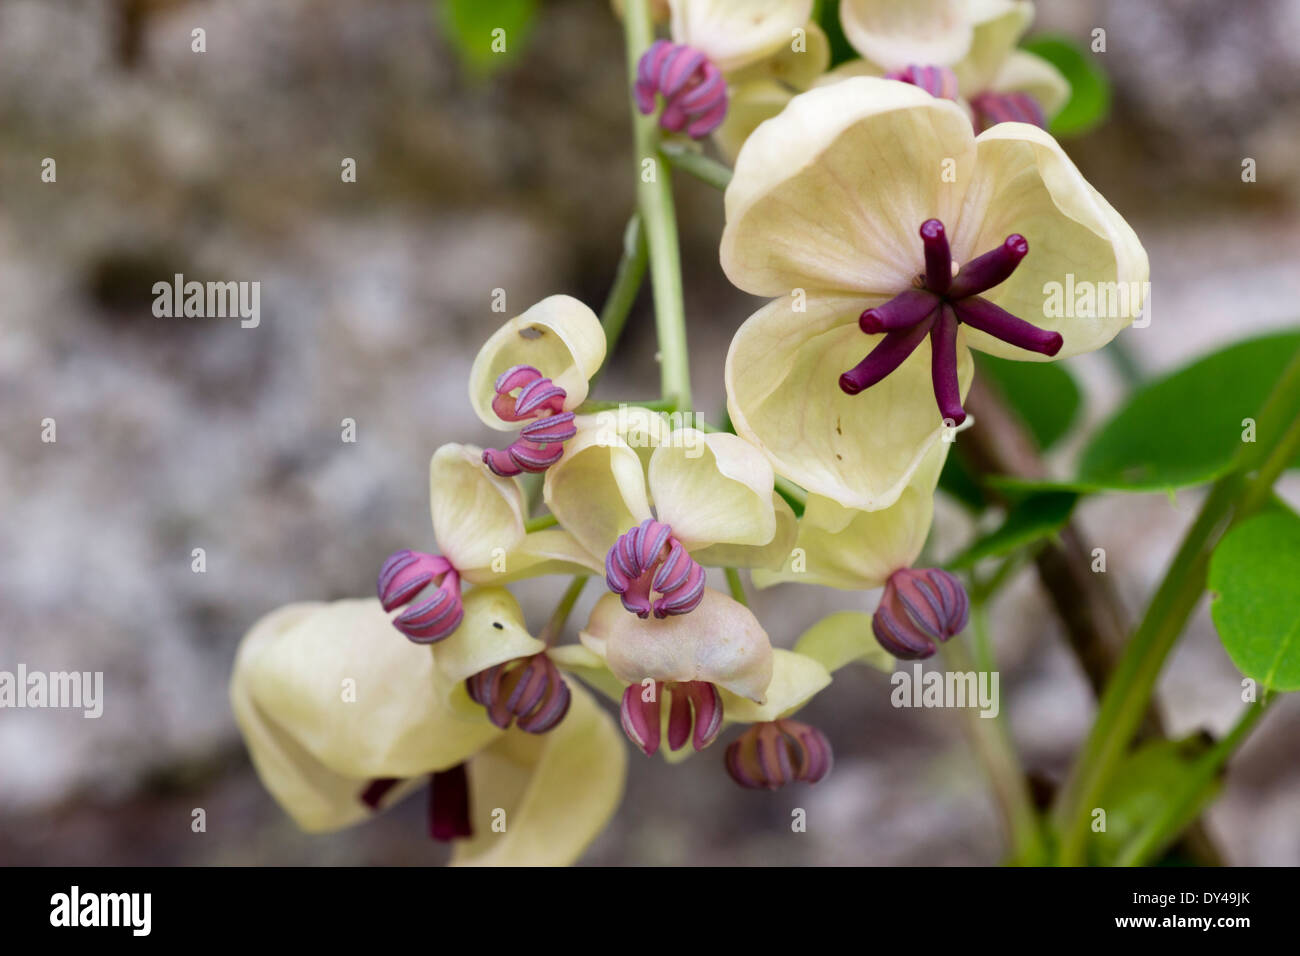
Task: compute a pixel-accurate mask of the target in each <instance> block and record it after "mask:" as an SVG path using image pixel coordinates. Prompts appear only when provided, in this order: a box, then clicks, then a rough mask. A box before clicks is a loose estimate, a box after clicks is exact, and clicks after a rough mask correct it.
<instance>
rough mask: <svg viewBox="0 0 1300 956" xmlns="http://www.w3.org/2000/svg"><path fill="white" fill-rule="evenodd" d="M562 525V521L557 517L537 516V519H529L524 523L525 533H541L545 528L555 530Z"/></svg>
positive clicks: (549, 515)
mask: <svg viewBox="0 0 1300 956" xmlns="http://www.w3.org/2000/svg"><path fill="white" fill-rule="evenodd" d="M559 523H560V519H559V518H557V517H555V515H551V514H546V515H537V517H535V518H529V519H528V520H527V521H525V522H524V531H525V532H529V531H541V530H543V529H545V528H553V527H555V526H556V525H557V524H559Z"/></svg>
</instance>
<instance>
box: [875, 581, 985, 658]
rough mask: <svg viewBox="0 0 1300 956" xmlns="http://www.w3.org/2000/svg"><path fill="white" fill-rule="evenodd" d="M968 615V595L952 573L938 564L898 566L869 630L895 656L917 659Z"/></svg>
mask: <svg viewBox="0 0 1300 956" xmlns="http://www.w3.org/2000/svg"><path fill="white" fill-rule="evenodd" d="M969 616H970V599H969V598H968V597H967V596H966V590H965V588H963V587H962V586H961V582H960V581H958V580H957V579H956V578H955V577H954V576H953V575H951V574H949V573H948V572H947V571H941V570H939V569H938V568H920V569H918V568H900V569H899V570H897V571H895V572H894V573H893V574H891V575H890V576H889V580H888V581H887V582H886V583H885V593H884V595H883V596H882V597H881V599H880V606H879V607H877V608H876V613H875V614H874V615H873V616H872V618H871V630H872V632H873V633H874V634H875V635H876V640H877V641H879V642H880V646H881V647H883V648H884V649H885V650H887V651H889V653H891V654H893V655H894V656H895V657H899V658H902V659H903V660H920V659H922V658H925V657H930V656H932V655H933V654H934V652H935V651H936V650H938V645H939V644H941V643H942V642H944V641H946V640H948V638H950V637H952V636H953V635H955V634H960V633H961V631H962V629H963V628H964V627H965V626H966V620H967V618H968V617H969Z"/></svg>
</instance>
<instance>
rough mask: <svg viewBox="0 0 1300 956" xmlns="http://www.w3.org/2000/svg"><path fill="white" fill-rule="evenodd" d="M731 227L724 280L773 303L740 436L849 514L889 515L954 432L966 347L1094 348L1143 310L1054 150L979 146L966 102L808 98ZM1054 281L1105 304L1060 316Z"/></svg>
mask: <svg viewBox="0 0 1300 956" xmlns="http://www.w3.org/2000/svg"><path fill="white" fill-rule="evenodd" d="M726 219H727V221H726V227H725V230H724V232H723V237H722V249H721V261H722V267H723V270H724V271H725V272H726V274H727V276H728V277H729V278H730V279H731V281H732V282H733V283H734V284H735V285H737V286H738V287H740V288H741V289H743V290H744V291H746V292H750V293H752V294H754V295H761V296H772V297H778V298H774V300H773V301H772V302H771V303H769V304H768V305H767V306H765V307H763V308H762V309H760V310H759V311H758V312H756V313H755V314H754V315H753V316H752V317H751V318H750V319H749V320H748V321H747V322H746V323H745V324H744V325H743V326H742V327H741V329H740V330H739V331H738V332H737V334H736V336H735V338H734V339H733V340H732V343H731V349H730V351H729V353H728V357H727V367H726V386H727V396H728V409H729V411H730V414H731V419H732V422H733V424H734V425H735V428H736V431H737V433H738V434H739V435H740V436H741V437H743V438H745V439H747V440H748V441H750V442H751V443H753V444H754V445H756V446H757V447H759V448H761V449H762V450H763V451H764V452H765V453H766V454H767V456H768V457H769V458H770V460H771V461H772V465H773V467H774V469H775V470H776V473H777V474H779V475H781V476H783V477H785V478H788V479H790V480H792V481H794V482H796V483H798V484H800V485H802V486H803V487H804V488H806V489H807V490H808V491H809V492H812V493H814V494H817V495H821V496H823V497H825V498H830V499H832V500H833V501H835V502H837V503H838V504H840V505H841V506H843V507H846V508H853V509H858V510H863V511H874V510H878V509H880V508H885V507H888V506H889V505H890V504H892V503H893V502H894V501H896V500H897V499H898V497H899V495H901V494H902V491H903V488H904V487H905V486H906V485H907V482H908V480H909V478H910V477H911V475H912V474H913V473H914V472H915V471H916V469H917V468H918V467H919V466H920V464H921V462H922V460H923V459H924V458H925V455H926V453H927V452H928V451H929V450H930V448H931V447H933V445H934V444H935V443H936V442H938V441H940V439H941V437H942V436H943V435H944V433H945V430H946V429H947V428H948V427H951V426H952V425H956V424H960V422H961V420H962V418H964V412H963V411H962V410H961V397H962V396H963V395H964V394H965V391H966V389H967V387H968V386H969V383H970V378H971V374H972V363H971V358H970V349H971V348H978V349H981V350H984V351H986V352H989V353H991V354H994V355H998V356H1000V357H1004V358H1015V359H1026V360H1035V361H1042V360H1045V359H1047V358H1049V357H1057V358H1064V357H1066V356H1070V355H1077V354H1080V353H1082V352H1088V351H1091V350H1093V349H1096V348H1099V347H1101V346H1102V345H1104V344H1105V343H1107V342H1108V341H1110V339H1112V338H1113V337H1114V336H1115V335H1116V334H1117V333H1118V332H1119V331H1120V330H1121V329H1122V328H1124V327H1125V326H1127V325H1128V324H1130V323H1131V322H1132V321H1133V319H1134V318H1135V317H1136V316H1137V315H1138V314H1139V313H1140V311H1141V308H1142V303H1143V301H1144V296H1145V285H1146V280H1147V277H1148V265H1147V257H1146V252H1145V251H1144V250H1143V248H1142V245H1141V243H1140V242H1139V241H1138V238H1137V236H1136V235H1135V234H1134V232H1133V230H1132V229H1131V228H1130V227H1129V225H1128V224H1127V223H1126V222H1125V221H1124V220H1123V219H1122V218H1121V217H1120V216H1119V214H1118V213H1116V212H1115V210H1114V209H1112V208H1111V206H1110V205H1109V204H1108V203H1107V202H1106V200H1105V199H1104V198H1103V197H1102V196H1101V195H1100V194H1099V193H1098V192H1097V191H1096V190H1095V189H1093V188H1092V186H1090V185H1089V184H1088V183H1087V181H1086V180H1084V178H1083V177H1082V175H1080V173H1079V171H1078V170H1077V169H1076V168H1075V166H1074V164H1073V163H1072V162H1071V161H1070V159H1069V157H1067V156H1066V155H1065V153H1064V152H1063V151H1062V150H1061V148H1060V146H1059V145H1058V144H1057V143H1056V141H1055V140H1053V139H1052V138H1051V137H1050V136H1049V135H1047V134H1046V133H1045V132H1043V131H1042V130H1041V129H1038V128H1037V127H1033V126H1029V125H1027V124H1022V123H1003V124H999V125H998V126H996V127H993V128H992V129H989V130H987V131H985V132H984V133H982V134H980V135H979V136H978V137H976V136H975V135H974V133H973V131H972V129H971V125H970V122H969V120H968V119H967V117H966V115H965V114H964V113H963V112H962V110H961V109H960V108H959V107H958V106H957V105H956V104H954V103H952V102H950V101H947V100H942V99H936V98H934V97H931V96H930V95H929V94H927V93H925V92H924V91H922V90H920V89H918V88H916V87H914V86H911V85H909V84H905V83H898V82H894V81H889V80H880V79H872V78H866V77H857V78H852V79H847V80H844V81H842V82H840V83H835V84H832V85H829V86H825V87H820V88H817V89H814V90H812V91H810V92H808V93H804V94H801V95H800V96H797V97H795V99H794V100H792V101H791V103H790V105H789V106H788V107H787V108H786V109H785V110H784V111H783V112H782V113H781V114H780V115H779V116H777V117H776V118H774V119H772V120H770V121H768V122H766V123H764V124H763V125H762V126H760V127H759V128H758V129H757V130H756V131H755V133H754V134H753V135H752V136H751V137H750V139H749V140H748V141H747V142H746V144H745V146H744V148H743V149H742V150H741V153H740V156H739V158H738V159H737V163H736V170H735V175H734V177H733V179H732V181H731V185H730V186H729V187H728V189H727V193H726ZM922 227H924V228H925V229H926V236H928V238H923V237H922V236H921V235H919V233H920V230H921V228H922ZM931 253H933V255H931ZM929 259H933V260H934V261H939V262H942V263H944V264H943V265H942V269H941V270H936V269H934V268H933V267H932V268H931V270H930V271H934V272H935V276H934V277H933V279H932V278H931V277H930V276H928V275H927V261H928V260H929ZM949 261H951V263H952V265H948V264H947V263H948V262H949ZM955 266H960V267H961V269H962V272H961V273H959V274H958V275H956V277H955V278H954V277H952V275H951V274H950V273H948V269H950V268H953V267H955ZM1017 266H1018V267H1017ZM940 272H942V273H944V275H946V276H947V278H946V280H944V275H941V274H940ZM941 280H944V281H943V283H942V285H941V284H940V282H941ZM1053 285H1055V286H1056V288H1058V289H1059V288H1060V287H1061V286H1062V285H1069V286H1071V287H1074V288H1081V287H1083V286H1090V287H1093V288H1095V289H1097V290H1098V294H1097V300H1096V301H1097V303H1098V306H1097V308H1094V309H1093V310H1092V311H1091V313H1087V312H1086V310H1085V314H1079V312H1077V311H1076V310H1057V309H1053V307H1052V303H1053V301H1059V299H1055V300H1054V298H1053V296H1052V295H1050V294H1049V293H1050V290H1051V289H1052V287H1053ZM931 286H933V288H935V289H939V291H938V292H934V291H932V290H931ZM931 305H933V306H935V308H934V309H933V310H932V311H931V310H930V306H931ZM918 311H919V312H920V313H921V314H913V313H916V312H918ZM1008 314H1009V315H1008ZM1017 317H1020V318H1017ZM1026 318H1027V319H1028V321H1026ZM977 326H978V327H977ZM989 330H992V331H991V332H990V331H989ZM936 341H937V343H938V348H936V349H932V348H931V345H932V344H933V343H934V342H936ZM1013 343H1014V344H1013ZM882 345H883V346H885V351H884V352H883V353H882V352H877V351H876V349H878V348H879V347H880V346H882ZM1030 349H1033V351H1031V350H1030ZM868 353H870V358H869V359H866V360H864V361H862V362H858V359H860V358H862V357H863V356H864V355H867V354H868ZM936 356H937V360H935V357H936ZM855 362H858V364H857V365H856V366H855V365H854V363H855ZM846 389H847V390H849V391H852V392H854V394H848V392H847V391H846ZM932 392H933V394H932ZM936 398H937V399H938V401H937V402H936Z"/></svg>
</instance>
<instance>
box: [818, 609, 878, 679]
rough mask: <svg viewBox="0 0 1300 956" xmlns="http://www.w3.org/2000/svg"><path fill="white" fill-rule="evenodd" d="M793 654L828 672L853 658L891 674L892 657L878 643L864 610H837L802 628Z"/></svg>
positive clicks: (832, 671) (868, 615)
mask: <svg viewBox="0 0 1300 956" xmlns="http://www.w3.org/2000/svg"><path fill="white" fill-rule="evenodd" d="M794 649H795V651H796V652H797V653H799V654H803V655H806V656H808V657H811V658H813V659H814V660H816V661H818V662H820V663H821V664H822V666H823V667H825V668H826V670H828V671H829V672H830V673H832V674H833V673H835V672H836V671H837V670H839V669H840V668H841V667H843V666H844V665H845V664H851V663H853V662H854V661H857V662H859V663H862V664H868V665H870V666H872V667H874V668H876V669H877V670H881V671H884V672H885V673H886V674H888V673H891V672H892V671H893V669H894V657H893V655H892V654H890V653H889V652H888V651H887V650H885V649H884V648H883V647H881V646H880V643H879V642H878V641H877V640H876V638H875V635H874V634H873V633H872V631H871V615H870V614H868V613H867V612H865V611H839V612H837V613H835V614H831V615H828V616H826V617H824V618H822V619H821V620H820V621H818V622H817V623H816V624H814V625H813V626H812V627H810V628H808V630H806V631H804V632H803V634H801V635H800V636H799V639H798V640H797V641H795V644H794Z"/></svg>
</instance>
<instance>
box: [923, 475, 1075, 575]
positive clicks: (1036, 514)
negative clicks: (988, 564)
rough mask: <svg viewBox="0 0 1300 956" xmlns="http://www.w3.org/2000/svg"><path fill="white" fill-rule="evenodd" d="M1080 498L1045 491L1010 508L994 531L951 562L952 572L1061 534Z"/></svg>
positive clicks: (949, 566) (1073, 495) (1072, 493)
mask: <svg viewBox="0 0 1300 956" xmlns="http://www.w3.org/2000/svg"><path fill="white" fill-rule="evenodd" d="M1078 499H1079V496H1078V495H1077V494H1076V493H1074V492H1072V491H1045V492H1042V493H1039V494H1032V495H1029V496H1028V497H1027V498H1024V499H1022V500H1021V501H1018V502H1016V503H1015V504H1013V505H1012V506H1011V511H1010V512H1009V513H1008V514H1007V517H1006V519H1005V520H1004V521H1003V522H1002V524H1001V526H999V527H998V528H997V529H995V530H994V531H992V532H990V533H989V534H986V535H984V536H983V537H982V538H979V539H977V540H976V541H975V542H974V543H973V544H971V546H970V547H968V548H967V549H966V550H965V551H963V552H962V553H961V554H959V555H957V557H955V558H953V559H952V560H951V561H949V562H948V568H949V569H950V570H953V571H957V570H961V569H963V568H969V567H972V566H973V565H975V564H977V563H978V562H980V561H982V560H983V559H985V558H996V557H1000V556H1002V555H1004V554H1010V553H1011V552H1012V551H1016V550H1019V549H1020V548H1023V547H1025V546H1026V545H1030V544H1034V543H1035V542H1038V541H1042V540H1043V539H1044V538H1048V537H1051V536H1052V535H1054V534H1056V532H1058V531H1060V530H1061V527H1062V526H1063V525H1064V524H1065V523H1066V522H1067V521H1069V520H1070V512H1072V511H1073V510H1074V503H1075V502H1076V501H1077V500H1078Z"/></svg>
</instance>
